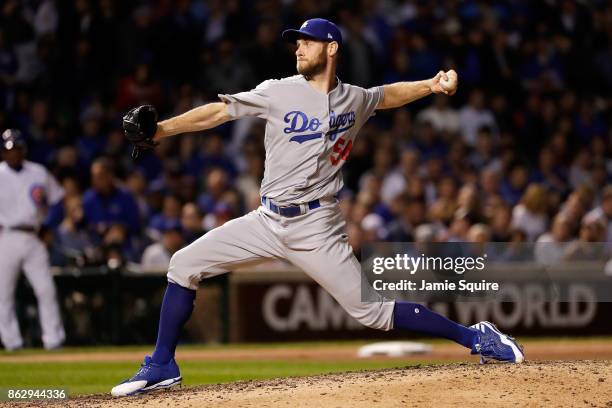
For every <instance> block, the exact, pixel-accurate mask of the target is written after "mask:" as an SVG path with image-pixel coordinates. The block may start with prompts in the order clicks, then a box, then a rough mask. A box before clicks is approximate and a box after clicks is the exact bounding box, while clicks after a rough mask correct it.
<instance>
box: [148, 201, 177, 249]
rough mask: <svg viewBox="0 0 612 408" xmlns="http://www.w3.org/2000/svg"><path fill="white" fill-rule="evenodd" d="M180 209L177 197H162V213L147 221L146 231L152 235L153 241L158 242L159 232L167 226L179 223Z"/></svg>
mask: <svg viewBox="0 0 612 408" xmlns="http://www.w3.org/2000/svg"><path fill="white" fill-rule="evenodd" d="M181 208H182V204H181V202H180V200H179V198H178V197H177V196H175V195H171V194H168V195H166V196H165V197H164V201H163V205H162V211H161V212H160V213H158V214H155V215H153V216H152V217H151V220H150V221H149V226H148V229H149V232H150V233H151V234H153V235H152V238H153V239H155V240H158V239H159V236H160V234H161V232H162V231H165V230H166V227H167V226H168V225H175V224H178V223H179V219H180V216H181Z"/></svg>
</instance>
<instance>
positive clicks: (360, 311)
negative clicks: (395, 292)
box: [347, 302, 395, 331]
mask: <svg viewBox="0 0 612 408" xmlns="http://www.w3.org/2000/svg"><path fill="white" fill-rule="evenodd" d="M394 304H395V302H380V303H378V302H376V303H374V302H373V303H362V304H361V305H360V307H359V308H357V309H355V310H350V309H347V311H348V312H349V314H350V315H351V316H352V317H353V318H354V319H356V320H357V321H358V322H359V323H361V324H363V325H364V326H366V327H369V328H372V329H377V330H384V331H388V330H391V329H392V328H393V307H394Z"/></svg>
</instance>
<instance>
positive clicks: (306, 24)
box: [300, 21, 308, 29]
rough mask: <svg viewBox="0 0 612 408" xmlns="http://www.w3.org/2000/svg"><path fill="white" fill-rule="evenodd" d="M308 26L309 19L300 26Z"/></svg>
mask: <svg viewBox="0 0 612 408" xmlns="http://www.w3.org/2000/svg"><path fill="white" fill-rule="evenodd" d="M306 26H308V21H304V24H302V26H301V27H300V29H302V28H305V27H306Z"/></svg>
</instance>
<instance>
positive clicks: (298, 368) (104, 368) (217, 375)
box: [0, 360, 418, 396]
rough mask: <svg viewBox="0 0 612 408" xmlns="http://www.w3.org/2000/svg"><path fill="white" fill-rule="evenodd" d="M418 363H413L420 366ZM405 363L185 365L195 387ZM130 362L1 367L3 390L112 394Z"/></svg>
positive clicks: (187, 378)
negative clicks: (56, 389)
mask: <svg viewBox="0 0 612 408" xmlns="http://www.w3.org/2000/svg"><path fill="white" fill-rule="evenodd" d="M417 363H418V362H414V361H412V362H410V364H417ZM406 364H407V362H406V361H405V360H404V361H402V360H363V361H327V362H321V361H316V362H309V361H265V360H264V361H257V360H254V361H193V362H190V361H187V362H181V374H182V375H183V378H184V379H185V382H184V385H186V386H194V385H199V384H211V383H221V382H230V381H238V380H256V379H257V380H261V379H270V378H277V377H289V376H305V375H315V374H323V373H332V372H341V371H354V370H365V369H379V368H392V367H402V366H406ZM137 368H138V365H137V364H136V363H129V362H91V363H87V362H58V363H32V362H24V363H0V388H15V387H20V388H23V387H37V388H40V387H47V388H52V387H53V388H59V387H62V388H64V387H66V388H68V389H69V393H70V395H71V396H75V395H83V394H97V393H108V392H109V391H110V389H111V388H112V387H113V386H114V385H116V384H117V383H118V382H120V381H122V380H123V379H125V378H127V377H129V376H131V375H132V374H134V372H135V371H136V369H137Z"/></svg>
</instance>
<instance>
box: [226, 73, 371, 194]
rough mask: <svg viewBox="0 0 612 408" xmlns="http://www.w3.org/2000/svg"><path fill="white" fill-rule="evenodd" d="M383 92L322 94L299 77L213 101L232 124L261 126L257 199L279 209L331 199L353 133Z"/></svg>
mask: <svg viewBox="0 0 612 408" xmlns="http://www.w3.org/2000/svg"><path fill="white" fill-rule="evenodd" d="M382 97H383V88H382V87H374V88H370V89H364V88H360V87H358V86H354V85H349V84H343V83H342V82H340V80H338V81H337V85H336V87H335V88H334V89H333V90H331V91H330V92H329V93H328V94H325V93H323V92H320V91H318V90H316V89H315V88H313V87H312V86H311V85H310V84H309V83H308V81H307V80H306V79H305V78H304V77H303V76H302V75H295V76H292V77H288V78H283V79H279V80H268V81H265V82H262V83H261V84H260V85H259V86H257V87H256V88H255V89H253V90H251V91H248V92H241V93H237V94H234V95H219V98H220V99H221V100H222V101H224V102H225V103H227V104H228V111H229V114H230V115H231V116H232V117H234V118H241V117H244V116H257V117H259V118H262V119H265V120H266V135H265V142H264V143H265V149H266V162H265V171H264V178H263V181H262V183H261V190H260V193H261V195H264V196H266V197H270V198H271V199H272V200H273V201H274V202H276V203H277V204H279V205H286V204H300V203H305V202H308V201H312V200H315V199H318V198H323V197H330V196H333V195H335V194H336V193H337V192H338V191H339V190H340V189H341V188H342V186H343V181H342V173H341V172H340V170H341V168H342V166H343V165H344V163H345V161H346V159H347V158H348V156H349V153H350V151H351V149H352V147H353V143H354V140H355V137H356V136H357V133H358V132H359V129H361V127H362V126H363V125H364V124H365V123H366V121H367V120H368V119H369V118H370V116H372V114H373V113H374V111H375V109H376V106H378V103H379V101H380V100H381V99H382Z"/></svg>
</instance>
